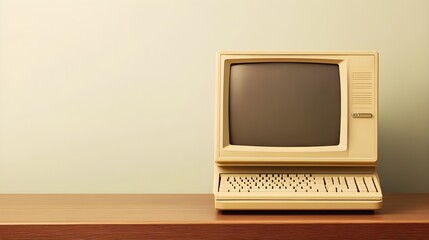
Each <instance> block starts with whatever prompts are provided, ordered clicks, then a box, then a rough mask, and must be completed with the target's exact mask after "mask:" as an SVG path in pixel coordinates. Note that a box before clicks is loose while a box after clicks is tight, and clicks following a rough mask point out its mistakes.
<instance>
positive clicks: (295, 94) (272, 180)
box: [214, 51, 382, 210]
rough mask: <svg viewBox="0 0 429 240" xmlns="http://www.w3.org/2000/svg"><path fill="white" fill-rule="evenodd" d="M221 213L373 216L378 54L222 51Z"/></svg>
mask: <svg viewBox="0 0 429 240" xmlns="http://www.w3.org/2000/svg"><path fill="white" fill-rule="evenodd" d="M217 64H218V69H217V84H216V88H217V89H216V114H215V115H216V118H215V122H216V128H215V174H214V195H215V208H216V209H220V210H375V209H379V208H381V205H382V193H381V189H380V182H379V178H378V175H377V121H378V120H377V119H378V114H377V107H378V106H377V105H378V100H377V98H378V96H377V95H378V86H377V83H378V54H377V52H358V51H355V52H244V51H242V52H219V53H218V58H217Z"/></svg>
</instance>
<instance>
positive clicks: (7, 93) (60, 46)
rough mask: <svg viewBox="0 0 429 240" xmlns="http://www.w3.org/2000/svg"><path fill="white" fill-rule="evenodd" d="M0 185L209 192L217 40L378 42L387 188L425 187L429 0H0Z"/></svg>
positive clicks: (289, 45)
mask: <svg viewBox="0 0 429 240" xmlns="http://www.w3.org/2000/svg"><path fill="white" fill-rule="evenodd" d="M0 4H1V6H0V24H1V25H0V193H208V192H211V185H212V170H213V131H214V130H213V128H214V78H215V53H216V51H218V50H304V51H311V50H377V51H379V53H380V85H379V86H380V95H379V97H380V98H379V102H380V104H379V106H380V112H379V117H380V132H379V142H380V144H379V160H380V168H379V171H380V176H381V179H382V185H383V188H384V190H385V191H400V192H409V191H419V192H424V191H426V192H428V191H429V174H428V172H429V107H428V104H429V1H425V0H420V1H419V0H402V1H400V0H397V1H392V0H385V1H381V0H379V1H377V0H360V1H344V0H324V1H318V0H314V1H305V0H303V1H298V0H296V1H284V0H283V1H269V0H263V1H262V0H260V1H238V0H235V1H229V0H222V1H219V0H216V1H201V0H195V1H190V0H180V1H160V0H153V1H137V0H134V1H133V0H117V1H109V0H96V1H87V0H60V1H50V0H34V1H24V0H3V1H1V0H0Z"/></svg>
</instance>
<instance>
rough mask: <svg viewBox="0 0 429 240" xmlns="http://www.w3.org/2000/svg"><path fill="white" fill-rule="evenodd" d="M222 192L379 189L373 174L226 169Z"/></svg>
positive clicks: (345, 192) (342, 192)
mask: <svg viewBox="0 0 429 240" xmlns="http://www.w3.org/2000/svg"><path fill="white" fill-rule="evenodd" d="M219 181H220V184H219V189H218V191H219V193H221V194H222V193H224V194H222V195H230V194H232V195H237V194H238V195H243V194H244V195H249V194H250V195H252V194H253V193H257V195H260V194H268V195H279V194H280V195H287V196H293V195H316V196H317V195H320V194H322V195H329V194H335V195H353V196H356V195H359V194H362V195H366V196H368V195H372V194H374V193H375V194H377V193H378V192H379V189H380V186H379V184H378V179H377V178H376V176H375V175H373V174H326V173H317V174H309V173H263V174H260V173H255V174H248V173H246V174H244V173H237V174H235V173H223V174H220V179H219Z"/></svg>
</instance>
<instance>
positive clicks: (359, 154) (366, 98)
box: [213, 51, 382, 209]
mask: <svg viewBox="0 0 429 240" xmlns="http://www.w3.org/2000/svg"><path fill="white" fill-rule="evenodd" d="M249 62H309V63H331V64H338V66H339V70H340V89H341V121H340V143H339V144H338V145H337V146H326V147H255V146H234V145H231V144H230V142H229V128H228V127H229V126H228V119H229V118H228V101H229V99H228V93H229V89H228V88H229V69H230V65H231V64H234V63H249ZM217 64H218V67H217V83H216V114H215V116H216V118H215V124H216V127H215V174H214V177H215V179H214V189H213V190H214V193H215V207H216V208H218V209H378V208H380V207H381V200H382V199H381V191H380V193H379V194H376V195H375V196H374V198H373V199H372V200H363V201H362V200H359V199H358V198H357V199H355V201H346V202H347V204H340V202H341V199H338V200H336V201H334V202H332V200H329V201H310V202H308V201H306V200H299V201H289V200H285V201H281V200H280V201H279V200H276V201H275V203H274V202H270V201H260V200H258V201H254V200H248V201H247V200H243V199H240V200H239V199H237V201H230V200H228V201H224V200H222V199H221V197H219V196H218V194H217V191H218V188H219V174H221V173H228V172H229V173H231V172H236V173H238V172H241V173H246V172H249V173H250V172H252V173H255V172H258V173H259V172H261V173H262V172H272V173H273V172H275V173H277V172H296V171H299V172H302V173H304V172H308V173H312V172H313V173H314V172H327V173H334V174H335V173H354V172H356V173H371V174H374V175H375V176H376V177H377V179H378V176H377V171H376V167H377V132H378V130H377V125H378V53H377V52H370V51H365V52H219V53H218V58H217ZM267 169H268V170H267ZM377 184H379V183H377ZM267 200H268V199H267ZM301 203H302V204H301ZM338 204H340V205H338ZM246 206H247V207H246Z"/></svg>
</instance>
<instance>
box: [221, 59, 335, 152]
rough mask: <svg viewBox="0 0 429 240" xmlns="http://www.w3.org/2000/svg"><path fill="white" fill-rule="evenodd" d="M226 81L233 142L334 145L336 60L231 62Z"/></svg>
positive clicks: (300, 145)
mask: <svg viewBox="0 0 429 240" xmlns="http://www.w3.org/2000/svg"><path fill="white" fill-rule="evenodd" d="M230 70H231V71H230V82H229V131H230V143H231V144H232V145H247V146H272V147H307V146H331V145H338V144H339V139H340V119H341V116H340V113H341V109H340V106H341V97H340V94H341V92H340V76H339V67H338V65H337V64H321V63H290V62H288V63H242V64H233V65H231V69H230Z"/></svg>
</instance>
